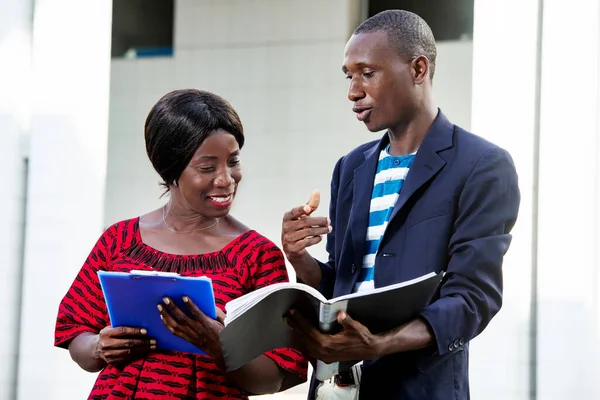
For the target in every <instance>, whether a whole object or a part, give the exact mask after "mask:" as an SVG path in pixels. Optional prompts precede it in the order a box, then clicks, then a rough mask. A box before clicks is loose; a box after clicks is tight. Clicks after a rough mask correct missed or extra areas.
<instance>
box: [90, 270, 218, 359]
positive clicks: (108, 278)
mask: <svg viewBox="0 0 600 400" xmlns="http://www.w3.org/2000/svg"><path fill="white" fill-rule="evenodd" d="M98 278H99V279H100V285H101V286H102V292H103V293H104V299H105V301H106V307H107V309H108V315H109V316H110V322H111V325H112V326H114V327H117V326H134V327H140V328H146V329H147V330H148V333H147V335H148V337H150V338H153V339H156V347H157V348H159V349H163V350H171V351H182V352H187V353H195V354H206V353H205V352H204V351H202V350H200V349H199V348H197V347H196V346H194V345H193V344H191V343H189V342H187V341H186V340H184V339H182V338H180V337H179V336H176V335H174V334H172V333H171V332H170V331H169V330H168V329H167V328H166V327H165V326H164V324H163V322H162V321H161V319H160V312H159V311H158V308H157V307H156V306H157V305H158V304H163V302H162V299H163V297H165V296H168V297H170V298H171V299H172V300H173V301H174V302H175V304H177V306H178V307H179V308H180V309H181V310H183V311H187V306H186V305H185V303H184V302H183V300H182V297H183V296H188V297H189V298H190V299H192V301H193V302H194V303H195V304H196V305H197V306H198V308H199V309H200V310H202V312H203V313H204V314H206V315H207V316H209V317H211V318H213V319H216V318H217V310H216V306H215V297H214V292H213V288H212V280H211V279H210V278H208V277H205V276H202V277H187V276H179V275H178V274H176V273H169V272H156V271H135V270H134V271H131V272H129V273H127V272H108V271H98Z"/></svg>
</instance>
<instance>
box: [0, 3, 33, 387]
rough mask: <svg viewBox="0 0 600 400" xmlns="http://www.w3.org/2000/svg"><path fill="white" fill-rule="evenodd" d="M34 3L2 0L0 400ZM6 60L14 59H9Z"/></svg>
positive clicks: (10, 333)
mask: <svg viewBox="0 0 600 400" xmlns="http://www.w3.org/2000/svg"><path fill="white" fill-rule="evenodd" d="M30 12H31V4H30V3H28V2H23V1H19V0H8V1H6V0H4V1H2V2H1V3H0V54H1V55H2V56H1V57H2V60H3V61H2V62H0V88H1V89H0V138H1V143H2V144H1V145H0V182H2V191H1V195H0V210H2V215H3V218H2V223H0V275H1V276H2V279H0V304H2V305H3V306H2V307H3V313H2V314H3V317H2V320H1V322H0V359H1V360H3V361H2V362H1V363H0V399H9V398H12V396H13V395H14V391H13V390H14V382H15V379H16V367H17V357H16V356H17V352H18V333H19V329H18V328H19V303H20V281H21V253H22V250H21V248H22V243H21V242H22V235H23V223H24V221H23V207H24V206H23V204H24V199H23V187H24V184H23V173H24V171H23V165H24V164H23V156H24V154H23V151H22V145H23V142H24V140H25V134H24V133H25V132H26V129H27V125H28V115H27V114H28V104H27V98H28V96H27V93H26V89H27V88H28V87H29V82H28V79H29V77H30V75H29V73H30V63H31V60H30V51H31V21H30ZM4 60H10V62H6V61H4Z"/></svg>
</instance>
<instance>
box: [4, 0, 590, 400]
mask: <svg viewBox="0 0 600 400" xmlns="http://www.w3.org/2000/svg"><path fill="white" fill-rule="evenodd" d="M385 8H405V9H411V10H414V11H415V12H417V13H419V14H420V15H422V16H423V17H424V18H425V19H426V20H427V21H428V22H429V23H430V24H431V26H432V28H433V30H434V33H435V35H436V37H437V39H438V41H439V44H438V52H439V56H438V61H437V67H436V76H435V79H434V91H435V95H436V99H437V101H438V103H439V105H440V107H441V108H442V110H443V111H444V112H445V113H446V115H448V116H449V117H450V119H451V120H452V121H453V122H454V123H456V124H458V125H461V126H463V127H465V128H467V129H471V130H473V131H474V132H475V133H477V134H479V135H481V136H483V137H485V138H488V139H489V140H492V141H494V142H495V143H497V144H499V145H501V146H503V147H505V148H506V149H507V150H509V151H510V152H511V154H512V155H513V157H514V160H515V163H516V165H517V170H518V172H519V176H520V185H521V191H522V203H521V211H520V217H519V221H518V223H517V226H516V227H515V229H514V230H513V234H514V240H513V244H512V247H511V249H510V251H509V254H508V256H507V257H506V262H505V268H504V271H505V275H504V276H505V282H504V286H505V301H504V307H503V310H502V311H501V312H500V314H499V315H498V316H497V317H496V318H495V319H494V320H493V321H492V323H491V324H490V326H489V327H488V329H487V330H486V331H485V332H484V333H483V334H482V335H481V336H480V337H478V338H476V339H475V340H474V341H473V343H472V347H471V349H472V356H471V364H470V370H471V385H472V387H471V392H472V398H473V399H476V400H478V399H486V400H507V399H510V400H513V399H514V400H526V399H532V400H534V399H535V400H537V399H539V400H592V399H598V398H600V386H598V385H597V384H596V380H597V377H598V376H600V363H598V361H597V360H598V358H599V356H600V272H599V271H600V268H599V265H600V128H599V127H600V112H599V110H600V86H599V82H600V79H599V77H600V68H599V67H600V65H599V57H600V40H599V39H600V30H599V29H600V24H599V22H600V1H598V0H573V1H571V2H569V4H568V5H566V3H564V2H557V1H550V0H520V1H519V0H505V1H502V2H498V1H488V0H475V1H474V3H473V1H472V0H471V1H461V0H418V1H417V0H412V1H411V0H404V1H401V0H398V1H382V0H380V1H377V0H371V1H367V0H175V1H167V0H161V1H158V0H153V1H152V2H150V1H143V0H137V1H133V0H127V1H123V0H119V1H116V2H115V4H114V8H112V7H111V4H110V2H107V1H97V2H81V1H75V0H36V1H35V2H33V1H32V0H3V1H2V2H1V3H0V138H1V139H2V140H1V142H0V182H3V183H4V189H3V191H2V192H1V195H0V209H1V210H3V216H4V218H3V222H2V223H0V273H1V274H2V275H1V276H2V279H0V304H2V305H3V307H4V315H3V318H2V320H1V321H2V322H1V323H0V356H1V357H2V359H3V360H4V362H3V363H1V364H0V400H4V399H7V400H9V399H10V400H12V399H19V400H29V399H47V400H53V399H57V400H58V399H61V400H63V399H81V398H85V396H86V395H87V393H88V391H89V389H90V388H91V385H92V383H93V380H94V379H95V375H93V374H88V373H86V372H84V371H82V370H81V369H79V367H78V366H77V365H76V364H75V363H74V362H72V361H71V359H70V357H69V355H68V352H66V351H64V350H59V349H56V348H53V346H52V342H53V330H54V319H55V316H56V311H57V306H58V302H59V301H60V299H61V297H62V296H63V294H64V293H65V291H66V290H67V288H68V286H69V285H70V284H71V282H72V280H73V278H74V277H75V274H76V272H77V271H78V269H79V268H80V266H81V265H82V263H83V261H84V260H85V257H86V256H87V254H88V252H89V251H90V250H91V248H92V246H93V244H94V242H95V241H96V239H97V238H98V237H99V235H100V234H101V232H102V230H103V229H104V228H105V227H106V226H108V225H110V224H112V223H113V222H115V221H117V220H121V219H125V218H130V217H133V216H137V215H139V214H141V213H144V212H146V211H148V210H150V209H153V208H155V207H158V206H160V205H161V204H162V201H164V200H161V199H160V198H159V196H160V189H159V187H158V176H157V175H156V174H155V173H154V171H153V170H152V167H151V165H150V163H149V162H148V161H147V157H146V154H145V149H144V141H143V124H144V119H145V117H146V114H147V113H148V111H149V109H150V107H151V106H152V105H153V104H154V103H155V102H156V101H157V100H158V99H159V98H160V97H161V96H162V95H163V94H165V93H166V92H168V91H170V90H173V89H177V88H185V87H194V88H202V89H207V90H211V91H214V92H216V93H218V94H220V95H222V96H224V97H225V98H227V99H228V100H229V101H231V102H232V104H233V105H234V107H235V108H236V109H237V110H238V112H239V114H240V116H241V118H242V122H243V123H244V127H245V131H246V135H247V144H246V146H245V147H244V150H243V153H242V157H243V158H242V162H243V168H244V181H243V183H242V184H241V187H240V194H239V196H238V198H237V200H236V204H235V208H234V213H235V215H236V216H237V217H238V218H240V219H241V220H242V221H244V222H245V223H246V224H247V225H249V226H251V227H253V228H255V229H257V230H258V231H260V232H261V233H263V234H265V235H266V236H268V237H270V238H271V239H272V240H274V241H275V242H276V243H277V242H279V235H280V226H281V216H282V214H283V212H284V211H286V210H287V209H289V208H291V207H292V206H295V205H297V204H300V203H301V202H304V201H306V199H307V198H308V196H309V194H310V192H311V190H313V189H319V190H321V192H322V206H321V207H322V210H321V212H323V213H325V212H326V210H327V202H328V198H329V195H328V190H329V180H330V176H331V171H332V168H333V165H334V163H335V162H336V161H337V159H338V158H339V157H340V156H342V155H343V154H345V153H346V152H347V151H349V150H350V149H352V148H353V147H355V146H356V145H358V144H360V143H363V142H365V141H368V140H373V139H374V138H376V137H378V135H373V134H370V133H369V132H367V131H366V129H365V128H364V127H363V126H362V124H361V123H359V122H358V121H356V119H355V118H354V116H353V114H352V112H351V109H350V108H351V104H350V102H349V101H348V100H347V98H346V90H347V82H346V81H345V80H344V76H343V74H342V73H341V69H340V68H341V63H342V55H343V49H344V45H345V43H346V40H347V39H348V37H349V35H350V34H351V32H352V31H353V29H354V28H355V27H356V26H357V25H358V24H359V23H360V22H361V21H362V20H364V19H365V18H366V17H368V16H369V15H372V14H373V13H375V12H377V11H380V10H382V9H385ZM313 254H314V255H315V256H318V257H325V252H324V247H323V246H320V247H318V248H317V249H315V250H314V251H313ZM306 389H307V388H306V385H303V386H301V387H298V388H295V389H292V390H291V391H289V392H288V393H285V394H281V395H277V396H273V397H272V398H274V399H275V398H277V399H287V400H292V399H300V398H304V393H305V392H306Z"/></svg>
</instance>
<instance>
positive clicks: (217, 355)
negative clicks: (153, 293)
mask: <svg viewBox="0 0 600 400" xmlns="http://www.w3.org/2000/svg"><path fill="white" fill-rule="evenodd" d="M163 302H164V304H159V305H158V310H159V311H160V319H161V320H162V321H163V323H164V324H165V326H166V327H167V329H169V331H171V333H173V334H175V335H177V336H179V337H180V338H182V339H185V340H186V341H188V342H190V343H191V344H193V345H194V346H196V347H198V348H199V349H201V350H203V351H205V352H206V354H208V355H209V356H210V358H212V360H213V361H214V362H215V364H217V366H218V367H219V368H221V369H224V364H225V363H224V362H223V353H222V352H221V342H220V341H219V332H220V331H221V329H223V326H224V325H223V321H224V320H225V313H224V312H223V311H221V309H219V308H217V319H216V320H214V319H212V318H210V317H207V316H206V314H204V313H203V312H202V311H200V309H199V308H198V306H196V304H194V302H193V301H192V300H191V299H190V298H189V297H187V296H184V297H183V302H184V303H185V304H186V306H187V309H188V311H189V313H185V312H183V311H182V310H181V309H180V308H179V307H177V305H176V304H175V303H174V302H173V300H171V299H170V298H168V297H165V298H163Z"/></svg>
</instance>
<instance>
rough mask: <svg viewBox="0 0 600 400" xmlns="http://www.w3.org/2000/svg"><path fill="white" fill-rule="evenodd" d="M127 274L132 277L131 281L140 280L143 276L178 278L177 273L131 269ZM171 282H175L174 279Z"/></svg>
mask: <svg viewBox="0 0 600 400" xmlns="http://www.w3.org/2000/svg"><path fill="white" fill-rule="evenodd" d="M129 274H130V275H132V276H133V279H140V278H142V277H145V276H160V277H163V278H177V277H179V274H178V273H177V272H162V271H146V270H141V269H133V270H131V271H129ZM173 281H175V279H173Z"/></svg>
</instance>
